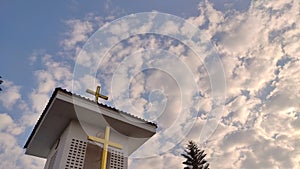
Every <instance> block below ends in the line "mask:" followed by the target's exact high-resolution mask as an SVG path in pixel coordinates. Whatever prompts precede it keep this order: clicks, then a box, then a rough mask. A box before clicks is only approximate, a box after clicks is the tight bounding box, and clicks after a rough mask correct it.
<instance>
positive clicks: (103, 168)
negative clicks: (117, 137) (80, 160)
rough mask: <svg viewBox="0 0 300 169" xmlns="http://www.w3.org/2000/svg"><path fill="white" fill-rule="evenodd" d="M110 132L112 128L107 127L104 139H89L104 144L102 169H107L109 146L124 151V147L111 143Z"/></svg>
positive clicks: (90, 137)
mask: <svg viewBox="0 0 300 169" xmlns="http://www.w3.org/2000/svg"><path fill="white" fill-rule="evenodd" d="M109 132H110V127H108V126H106V129H105V137H104V139H102V138H98V137H94V136H88V137H87V138H88V140H90V141H95V142H98V143H102V144H103V151H102V163H101V169H106V162H107V152H108V146H111V147H115V148H118V149H122V145H120V144H117V143H114V142H111V141H109Z"/></svg>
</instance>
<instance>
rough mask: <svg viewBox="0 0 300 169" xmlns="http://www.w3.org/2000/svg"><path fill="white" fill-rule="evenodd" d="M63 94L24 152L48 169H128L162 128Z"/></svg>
mask: <svg viewBox="0 0 300 169" xmlns="http://www.w3.org/2000/svg"><path fill="white" fill-rule="evenodd" d="M87 92H88V93H91V94H94V95H95V97H96V99H95V101H92V100H90V99H87V98H84V97H82V96H79V95H76V94H74V93H71V92H69V91H66V90H64V89H61V88H56V89H55V91H54V92H53V94H52V96H51V98H50V100H49V102H48V104H47V106H46V108H45V109H44V111H43V113H42V115H41V116H40V118H39V120H38V121H37V123H36V125H35V126H34V129H33V131H32V133H31V134H30V136H29V138H28V140H27V142H26V144H25V146H24V148H25V149H26V150H25V154H28V155H32V156H37V157H41V158H46V159H47V161H46V164H45V167H44V169H127V167H128V161H127V160H128V156H130V154H132V153H133V152H134V151H135V150H137V149H138V148H139V147H140V146H141V145H142V144H144V143H145V142H146V141H147V140H149V139H150V138H151V137H152V136H153V135H154V134H155V133H156V129H157V125H156V124H154V123H152V122H149V121H146V120H144V119H141V118H139V117H136V116H133V115H131V114H129V113H126V112H123V111H120V110H118V109H116V108H114V107H110V106H108V105H105V104H101V103H98V98H99V97H100V98H103V99H107V97H106V96H103V95H101V94H100V93H99V92H100V87H99V86H98V87H97V90H96V92H92V91H91V90H87Z"/></svg>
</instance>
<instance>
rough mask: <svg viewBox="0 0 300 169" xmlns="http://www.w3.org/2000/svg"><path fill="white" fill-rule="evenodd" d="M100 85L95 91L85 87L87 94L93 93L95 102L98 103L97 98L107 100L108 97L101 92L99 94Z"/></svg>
mask: <svg viewBox="0 0 300 169" xmlns="http://www.w3.org/2000/svg"><path fill="white" fill-rule="evenodd" d="M100 88H101V87H100V86H97V89H96V92H94V91H92V90H90V89H86V92H87V93H89V94H92V95H95V102H97V103H98V98H99V97H100V98H101V99H104V100H107V99H108V97H107V96H104V95H102V94H100Z"/></svg>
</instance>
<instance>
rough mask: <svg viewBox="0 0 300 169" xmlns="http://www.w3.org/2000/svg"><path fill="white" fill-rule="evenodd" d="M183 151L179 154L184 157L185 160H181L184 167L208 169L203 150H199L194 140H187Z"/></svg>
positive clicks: (187, 168) (186, 168) (188, 168)
mask: <svg viewBox="0 0 300 169" xmlns="http://www.w3.org/2000/svg"><path fill="white" fill-rule="evenodd" d="M184 152H185V153H183V154H181V155H182V156H183V157H184V158H186V161H184V162H183V164H185V165H186V167H184V169H209V168H208V166H209V164H208V163H207V161H206V160H205V159H204V157H205V156H206V154H204V150H200V148H198V146H197V144H196V143H195V142H193V141H189V143H188V144H187V147H186V149H185V150H184Z"/></svg>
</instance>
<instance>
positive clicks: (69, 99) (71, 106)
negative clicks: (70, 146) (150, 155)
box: [24, 88, 157, 157]
mask: <svg viewBox="0 0 300 169" xmlns="http://www.w3.org/2000/svg"><path fill="white" fill-rule="evenodd" d="M76 109H78V110H79V109H80V111H79V112H80V113H79V114H81V117H78V115H79V114H78V113H77V112H76V111H77V110H76ZM108 112H109V113H108ZM100 114H101V115H102V116H103V117H104V118H105V120H106V122H108V123H109V125H115V129H116V130H117V131H118V132H120V133H123V134H125V135H127V136H129V137H131V136H132V137H149V136H152V135H153V134H155V130H156V128H157V125H156V124H155V123H152V122H149V121H147V120H145V119H142V118H139V117H137V116H134V115H131V114H129V113H127V112H124V111H121V110H118V109H116V108H114V107H110V106H108V105H105V104H101V103H96V102H95V101H92V100H90V99H88V98H85V97H82V96H80V95H76V94H73V93H71V92H69V91H67V90H65V89H62V88H56V89H55V91H54V92H53V94H52V96H51V98H50V100H49V102H48V104H47V106H46V108H45V109H44V111H43V113H42V115H41V116H40V118H39V119H38V121H37V123H36V125H35V126H34V128H33V131H32V132H31V134H30V136H29V138H28V140H27V142H26V143H25V145H24V148H25V149H27V150H26V152H25V153H27V154H32V155H36V156H40V157H45V156H46V154H47V152H48V150H47V151H45V152H43V153H38V154H37V150H38V149H40V148H41V147H43V148H44V147H45V145H46V147H48V149H49V146H51V144H52V143H53V142H54V141H55V139H56V138H55V137H58V136H59V135H60V134H61V133H59V132H62V130H64V127H66V125H67V124H68V123H69V121H70V120H74V119H75V120H83V121H88V122H89V123H91V124H96V123H99V122H98V121H97V117H96V116H99V115H100ZM79 116H80V115H79ZM116 122H117V123H118V125H116ZM53 123H55V124H53ZM97 125H98V124H97ZM49 128H51V129H49ZM125 128H131V129H133V128H134V132H133V131H130V130H128V129H126V130H125ZM43 133H44V134H43ZM45 133H47V134H45ZM45 135H46V136H47V138H44V137H45ZM33 145H34V146H33ZM28 148H29V149H30V150H28ZM28 151H29V152H28Z"/></svg>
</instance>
